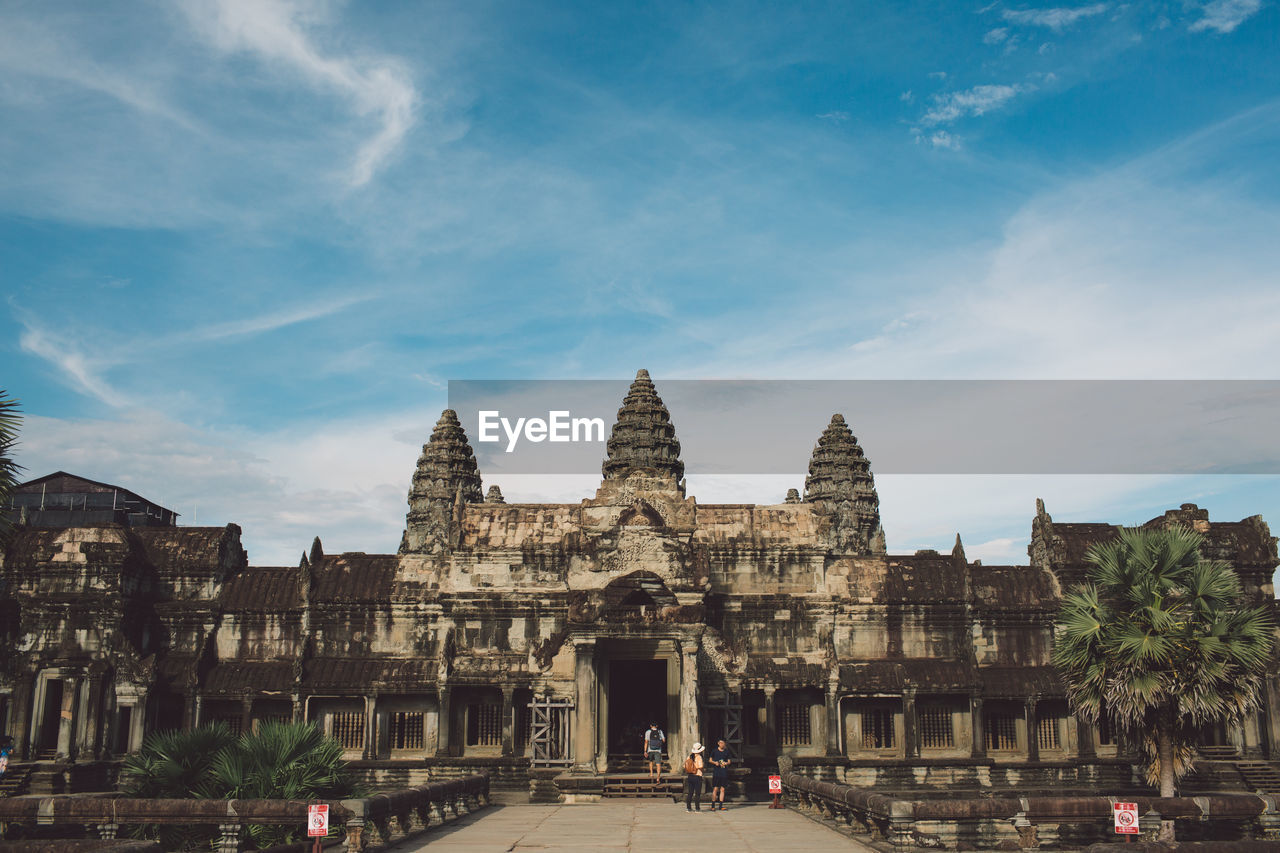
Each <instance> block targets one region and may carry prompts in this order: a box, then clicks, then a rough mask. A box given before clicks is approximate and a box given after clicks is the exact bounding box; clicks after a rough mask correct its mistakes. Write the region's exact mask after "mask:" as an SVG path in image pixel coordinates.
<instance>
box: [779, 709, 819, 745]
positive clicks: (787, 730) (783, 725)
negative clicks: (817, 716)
mask: <svg viewBox="0 0 1280 853" xmlns="http://www.w3.org/2000/svg"><path fill="white" fill-rule="evenodd" d="M812 740H813V733H812V731H810V727H809V706H808V705H795V704H793V705H780V706H779V707H778V743H779V744H780V745H782V746H808V745H809V744H810V743H811V742H812Z"/></svg>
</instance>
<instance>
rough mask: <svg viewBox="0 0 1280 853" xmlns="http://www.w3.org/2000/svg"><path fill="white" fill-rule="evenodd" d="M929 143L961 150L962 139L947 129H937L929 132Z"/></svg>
mask: <svg viewBox="0 0 1280 853" xmlns="http://www.w3.org/2000/svg"><path fill="white" fill-rule="evenodd" d="M929 144H930V145H932V146H933V147H934V148H949V149H951V150H952V151H958V150H960V140H959V139H957V138H956V137H955V136H953V135H951V134H950V133H947V132H946V131H945V130H935V131H934V132H933V133H931V134H929Z"/></svg>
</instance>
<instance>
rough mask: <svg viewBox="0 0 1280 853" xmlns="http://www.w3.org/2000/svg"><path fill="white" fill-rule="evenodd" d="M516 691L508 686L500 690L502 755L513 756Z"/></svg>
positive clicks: (514, 750) (514, 749) (514, 747)
mask: <svg viewBox="0 0 1280 853" xmlns="http://www.w3.org/2000/svg"><path fill="white" fill-rule="evenodd" d="M515 693H516V689H515V688H514V687H511V686H510V685H507V686H504V687H503V688H502V754H503V755H515V752H516V746H515V740H516V707H515V702H514V701H513V700H514V698H515Z"/></svg>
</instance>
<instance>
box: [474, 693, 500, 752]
mask: <svg viewBox="0 0 1280 853" xmlns="http://www.w3.org/2000/svg"><path fill="white" fill-rule="evenodd" d="M467 746H502V704H501V703H499V702H472V703H471V704H470V705H468V706H467Z"/></svg>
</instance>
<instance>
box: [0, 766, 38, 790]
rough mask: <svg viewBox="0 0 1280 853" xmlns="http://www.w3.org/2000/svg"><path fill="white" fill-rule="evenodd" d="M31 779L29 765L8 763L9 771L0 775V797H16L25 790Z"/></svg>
mask: <svg viewBox="0 0 1280 853" xmlns="http://www.w3.org/2000/svg"><path fill="white" fill-rule="evenodd" d="M30 781H31V766H30V765H26V764H24V765H13V764H10V765H9V771H8V772H7V773H5V774H4V776H0V798H3V797H16V796H18V795H19V794H25V793H26V792H27V784H28V783H29V782H30Z"/></svg>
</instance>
